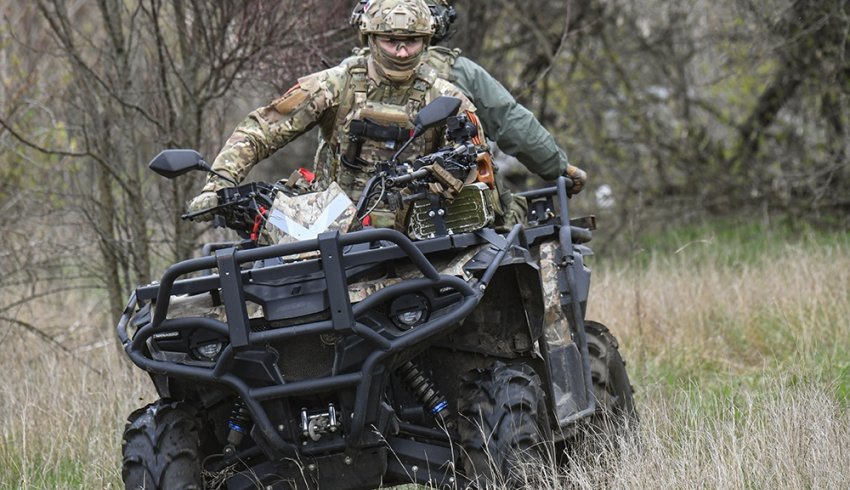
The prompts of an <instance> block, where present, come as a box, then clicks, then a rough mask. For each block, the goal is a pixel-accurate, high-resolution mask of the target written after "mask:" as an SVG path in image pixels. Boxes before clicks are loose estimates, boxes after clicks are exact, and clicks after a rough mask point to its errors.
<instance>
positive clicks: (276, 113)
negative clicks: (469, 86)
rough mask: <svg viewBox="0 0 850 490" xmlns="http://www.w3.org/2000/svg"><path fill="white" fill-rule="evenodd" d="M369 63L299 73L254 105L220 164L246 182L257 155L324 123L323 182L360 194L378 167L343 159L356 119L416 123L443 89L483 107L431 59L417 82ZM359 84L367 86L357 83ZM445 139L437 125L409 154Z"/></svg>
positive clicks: (467, 107) (375, 150) (215, 184)
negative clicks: (386, 75)
mask: <svg viewBox="0 0 850 490" xmlns="http://www.w3.org/2000/svg"><path fill="white" fill-rule="evenodd" d="M368 64H369V58H368V57H358V58H357V59H353V60H352V59H349V60H346V62H345V63H342V64H340V65H339V66H336V67H333V68H330V69H328V70H324V71H321V72H318V73H315V74H312V75H309V76H306V77H303V78H301V79H299V80H298V83H297V84H296V85H295V86H294V87H292V88H291V89H289V90H288V91H287V92H286V93H285V94H284V95H283V96H282V97H280V98H278V99H277V100H275V101H273V102H272V103H271V104H269V105H267V106H265V107H261V108H259V109H257V110H255V111H253V112H251V113H250V114H249V115H248V117H247V118H246V119H245V120H243V121H242V122H241V123H240V124H239V125H238V126H237V127H236V129H235V130H234V132H233V134H232V135H231V136H230V138H229V139H228V140H227V142H226V143H225V145H224V148H223V149H222V150H221V152H220V153H219V155H218V156H217V157H216V159H215V161H214V162H213V169H214V170H216V171H218V172H220V173H223V174H225V175H228V176H229V177H231V178H233V179H234V180H236V181H237V182H239V181H242V180H243V179H244V178H245V176H246V175H247V174H248V172H249V171H250V169H251V168H252V167H253V166H254V165H256V164H257V162H259V161H260V160H263V159H265V158H267V157H268V156H269V155H271V154H272V153H274V152H275V151H277V150H279V149H280V148H282V147H283V146H285V145H286V144H287V143H289V142H290V141H292V140H293V139H295V138H296V137H298V136H300V135H301V134H303V133H305V132H306V131H308V130H310V129H311V128H313V127H314V126H316V125H318V127H319V129H320V134H321V137H322V139H323V140H324V141H327V142H329V143H330V144H328V145H327V148H326V151H325V152H324V153H325V155H324V157H323V158H324V160H322V161H317V162H316V170H317V172H316V173H317V179H321V181H320V182H319V185H322V186H324V185H327V184H328V183H329V182H330V181H336V182H338V183H339V184H340V186H341V187H342V188H343V189H344V190H345V191H346V192H347V193H348V194H349V195H350V196H351V197H352V198H353V199H357V197H358V196H359V194H360V191H361V190H362V188H363V184H364V183H365V181H366V180H367V179H368V177H369V176H370V175H369V174H370V173H371V172H372V171H373V170H374V169H369V168H364V169H361V170H352V169H349V168H347V167H342V166H341V165H340V164H339V161H340V154H341V151H344V150H345V148H346V145H348V143H349V142H348V138H347V133H348V127H349V125H350V124H351V121H352V120H353V119H355V118H359V117H361V116H362V115H363V114H365V113H367V112H368V113H370V114H372V116H376V117H381V116H382V115H383V116H386V117H388V118H389V119H391V120H392V121H393V122H394V123H397V124H399V125H400V126H403V127H407V128H412V127H413V126H412V119H413V116H414V115H415V113H416V112H417V111H418V110H419V108H421V107H422V106H424V105H425V104H427V103H428V102H430V101H432V100H433V99H435V98H437V97H439V96H441V95H448V96H453V97H458V98H460V99H461V101H462V105H461V110H464V111H468V112H474V111H475V107H474V106H473V105H472V103H471V102H470V101H469V99H467V98H466V96H464V95H463V94H462V93H461V92H460V91H459V90H458V89H457V88H456V87H455V86H454V85H452V84H451V83H450V82H448V81H446V80H444V79H442V78H439V77H438V75H437V73H436V72H435V71H434V70H433V69H432V68H430V67H428V66H427V65H424V64H423V65H421V66H420V68H419V69H417V73H416V75H415V76H414V77H413V78H412V79H411V80H410V81H409V82H406V83H404V84H394V83H391V82H389V81H387V80H386V79H382V78H381V77H380V76H378V75H376V72H375V70H373V69H371V68H369V66H368ZM357 85H362V87H363V89H362V90H356V89H355V87H356V86H357ZM370 111H371V112H370ZM382 122H383V121H382ZM442 143H443V136H442V134H440V133H439V132H438V131H437V130H436V129H434V130H430V131H429V132H427V133H426V134H425V135H424V136H423V137H422V138H420V139H418V140H417V141H416V142H415V144H413V145H411V147H410V149H409V150H408V151H407V152H406V153H405V154H404V155H408V154H417V153H425V152H428V151H429V150H434V149H437V148H438V147H439V146H440V145H441V144H442ZM381 151H383V153H381ZM392 153H393V151H392V148H383V149H381V148H380V147H378V146H377V145H373V147H371V148H367V149H366V154H364V155H363V156H364V158H365V159H368V160H371V161H372V164H374V163H375V161H376V159H380V158H389V157H390V156H392ZM224 185H225V184H224V183H223V182H220V180H219V179H218V178H217V177H215V176H210V178H209V179H208V181H207V184H206V186H205V187H204V190H205V191H208V190H217V189H218V188H220V187H223V186H224Z"/></svg>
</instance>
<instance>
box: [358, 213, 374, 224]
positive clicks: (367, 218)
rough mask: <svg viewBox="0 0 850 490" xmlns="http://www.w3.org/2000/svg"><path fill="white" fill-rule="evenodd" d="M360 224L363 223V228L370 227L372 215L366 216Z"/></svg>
mask: <svg viewBox="0 0 850 490" xmlns="http://www.w3.org/2000/svg"><path fill="white" fill-rule="evenodd" d="M360 222H361V223H363V226H372V215H369V214H367V215H366V216H364V217H363V219H361V220H360Z"/></svg>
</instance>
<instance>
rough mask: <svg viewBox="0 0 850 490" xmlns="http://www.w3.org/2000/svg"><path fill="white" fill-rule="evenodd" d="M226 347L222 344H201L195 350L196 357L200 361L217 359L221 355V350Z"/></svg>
mask: <svg viewBox="0 0 850 490" xmlns="http://www.w3.org/2000/svg"><path fill="white" fill-rule="evenodd" d="M223 346H224V344H223V343H222V342H209V343H206V344H201V345H199V346H197V347H195V348H194V349H193V352H194V354H195V357H197V358H199V359H211V360H212V359H215V358H216V357H218V355H219V354H221V348H222V347H223Z"/></svg>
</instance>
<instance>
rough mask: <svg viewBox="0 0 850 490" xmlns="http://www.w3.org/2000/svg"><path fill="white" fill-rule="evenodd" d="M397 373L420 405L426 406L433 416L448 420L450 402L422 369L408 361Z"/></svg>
mask: <svg viewBox="0 0 850 490" xmlns="http://www.w3.org/2000/svg"><path fill="white" fill-rule="evenodd" d="M397 372H398V375H399V376H400V377H401V379H402V381H404V382H405V383H406V384H407V386H408V387H409V388H410V390H411V391H412V392H413V394H414V396H416V398H417V399H418V400H419V403H421V404H422V405H424V406H425V408H426V409H427V410H428V411H429V412H431V414H433V415H439V416H440V417H442V418H446V416H447V415H448V406H449V402H448V401H447V400H446V397H445V396H443V394H442V393H440V392H439V390H437V387H436V386H435V385H434V382H433V381H431V380H430V379H429V378H428V376H426V375H425V373H423V372H422V370H421V369H419V368H418V367H417V366H416V365H415V364H413V362H411V361H408V362H406V363H404V364H403V365H402V366H401V367H400V368H398V371H397Z"/></svg>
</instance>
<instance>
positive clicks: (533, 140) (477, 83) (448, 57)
mask: <svg viewBox="0 0 850 490" xmlns="http://www.w3.org/2000/svg"><path fill="white" fill-rule="evenodd" d="M367 3H368V0H360V1H359V2H358V4H357V6H355V8H354V11H353V12H352V14H351V24H352V25H354V26H355V27H356V26H357V24H358V23H359V21H360V16H361V15H362V13H363V8H364V7H365V6H366V4H367ZM427 3H428V4H429V6H430V9H431V12H432V15H433V16H434V20H435V33H434V36H432V37H431V44H432V46H431V47H429V48H428V52H427V54H426V59H425V63H427V64H428V65H430V66H431V67H433V68H434V69H436V70H437V72H438V73H439V74H440V76H441V77H442V78H445V79H446V80H449V81H451V82H452V83H453V84H454V85H456V86H457V87H458V88H459V89H460V90H461V92H463V93H464V95H466V96H467V97H468V98H469V99H470V100H471V101H472V103H473V104H474V105H475V107H476V108H477V112H476V114H477V116H478V117H479V118H480V120H481V124H482V126H484V130H485V132H486V133H487V137H489V138H491V139H492V140H493V141H495V142H496V144H497V145H499V149H501V150H502V151H504V152H505V153H507V154H508V155H511V156H514V157H516V158H517V160H519V161H520V162H521V163H522V164H523V165H525V167H526V168H528V169H529V170H531V171H532V172H534V173H535V174H537V175H539V176H540V177H541V178H543V179H545V180H554V179H555V178H557V177H558V176H559V175H566V176H568V177H570V178H572V180H573V188H572V189H571V192H572V193H573V194H575V193H578V192H580V191H581V189H582V188H583V187H584V184H585V181H586V180H587V174H586V173H585V172H584V171H583V170H581V169H580V168H578V167H575V166H573V165H570V163H569V161H568V160H567V155H566V153H565V152H564V150H562V149H561V148H559V147H558V144H557V143H555V140H554V138H552V135H551V134H549V132H548V131H546V129H545V128H544V127H543V126H542V125H541V124H540V122H539V121H538V120H537V118H535V117H534V114H532V113H531V112H530V111H529V110H528V109H526V108H525V107H523V106H522V105H520V104H518V103H517V101H516V100H515V99H514V98H513V96H512V95H511V94H510V92H508V91H507V90H506V89H505V88H504V87H503V86H502V84H501V83H499V82H498V81H497V80H496V79H495V78H493V77H492V76H491V75H490V74H489V73H488V72H487V70H485V69H484V68H482V67H481V66H479V65H478V64H476V63H475V62H473V61H472V60H470V59H469V58H466V57H464V56H461V54H460V50H459V49H449V48H446V47H443V46H436V44H438V43H440V42H441V41H442V40H443V39H444V38H445V37H446V36H447V34H448V31H449V27H450V25H451V23H452V22H454V20H455V17H456V14H455V11H454V8H453V7H451V6H449V4H448V0H427ZM364 52H365V50H360V51H359V54H361V55H362V54H363V53H364ZM350 59H353V58H349V60H350ZM346 61H347V60H346ZM346 61H343V63H345V62H346Z"/></svg>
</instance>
